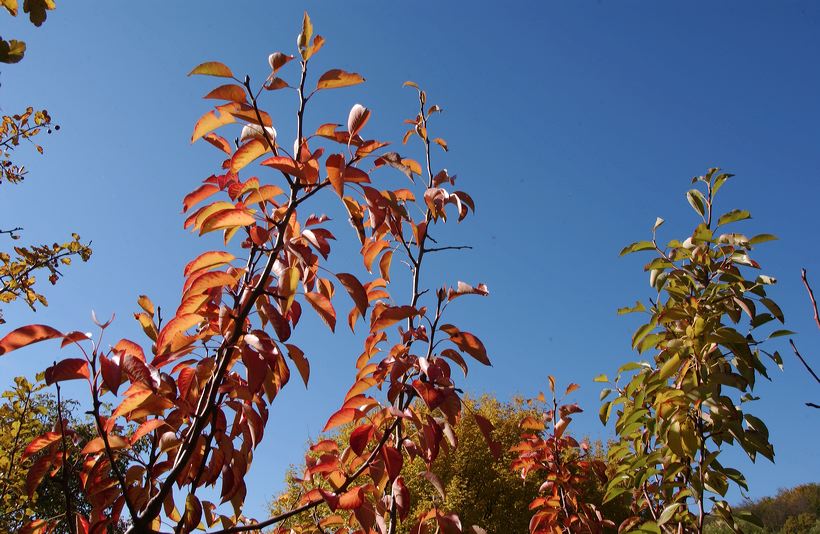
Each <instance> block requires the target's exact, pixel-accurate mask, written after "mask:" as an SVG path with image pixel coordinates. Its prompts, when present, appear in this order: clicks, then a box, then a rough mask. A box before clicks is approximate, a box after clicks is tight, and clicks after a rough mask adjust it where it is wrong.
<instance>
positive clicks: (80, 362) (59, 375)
mask: <svg viewBox="0 0 820 534" xmlns="http://www.w3.org/2000/svg"><path fill="white" fill-rule="evenodd" d="M88 377H89V373H88V362H87V361H85V360H84V359H83V358H66V359H65V360H61V361H59V362H57V363H56V364H55V365H52V366H51V367H49V368H48V369H46V372H45V379H46V384H48V385H51V384H53V383H55V382H64V381H66V380H80V379H82V378H85V379H88Z"/></svg>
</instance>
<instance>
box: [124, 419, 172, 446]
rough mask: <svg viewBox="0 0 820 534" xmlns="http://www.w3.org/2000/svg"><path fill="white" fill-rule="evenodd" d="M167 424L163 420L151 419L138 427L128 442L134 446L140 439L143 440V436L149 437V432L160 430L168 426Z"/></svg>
mask: <svg viewBox="0 0 820 534" xmlns="http://www.w3.org/2000/svg"><path fill="white" fill-rule="evenodd" d="M166 424H167V423H166V422H165V421H163V420H162V419H149V420H148V421H145V422H144V423H142V424H141V425H140V426H139V427H137V429H136V430H135V431H134V433H133V434H131V437H130V438H128V441H130V442H131V445H133V444H134V443H136V442H137V441H139V440H140V438H142V437H143V436H146V435H148V433H149V432H153V431H154V430H156V429H157V428H159V427H161V426H163V425H166Z"/></svg>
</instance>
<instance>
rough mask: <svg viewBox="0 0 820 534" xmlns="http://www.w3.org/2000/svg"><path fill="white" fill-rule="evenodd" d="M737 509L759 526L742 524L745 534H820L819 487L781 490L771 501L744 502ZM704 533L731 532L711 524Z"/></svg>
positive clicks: (815, 485) (814, 484)
mask: <svg viewBox="0 0 820 534" xmlns="http://www.w3.org/2000/svg"><path fill="white" fill-rule="evenodd" d="M736 509H737V510H745V511H749V512H751V513H752V514H754V515H755V516H756V517H757V518H758V519H759V520H760V524H761V525H760V526H755V525H751V524H744V525H743V526H744V531H745V532H746V534H820V484H816V483H813V484H802V485H800V486H795V487H793V488H790V489H781V490H780V491H778V492H777V494H776V495H775V496H773V497H764V498H762V499H759V500H757V501H747V502H745V503H743V504H742V505H740V506H737V507H736ZM706 532H707V533H708V534H723V533H729V532H731V531H730V530H728V529H727V528H726V527H724V526H718V525H716V524H714V525H709V527H708V528H707V530H706Z"/></svg>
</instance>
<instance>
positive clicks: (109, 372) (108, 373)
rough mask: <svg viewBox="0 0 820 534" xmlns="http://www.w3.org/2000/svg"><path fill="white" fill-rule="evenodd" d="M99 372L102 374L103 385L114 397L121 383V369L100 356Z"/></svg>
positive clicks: (108, 359) (111, 361)
mask: <svg viewBox="0 0 820 534" xmlns="http://www.w3.org/2000/svg"><path fill="white" fill-rule="evenodd" d="M100 372H101V373H102V379H103V383H104V384H105V387H107V388H108V389H109V391H111V393H113V394H114V395H116V394H117V390H118V389H119V387H120V384H121V383H122V369H121V368H120V366H119V365H118V364H117V363H115V362H114V361H113V360H111V359H110V358H107V357H106V356H102V355H101V356H100Z"/></svg>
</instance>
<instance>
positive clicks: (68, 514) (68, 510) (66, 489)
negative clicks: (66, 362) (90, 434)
mask: <svg viewBox="0 0 820 534" xmlns="http://www.w3.org/2000/svg"><path fill="white" fill-rule="evenodd" d="M54 365H57V362H54ZM55 386H57V424H58V425H59V426H60V447H61V448H62V450H63V473H62V474H63V477H62V483H63V493H64V494H65V495H64V496H65V518H66V525H68V531H69V532H71V533H72V534H73V533H74V532H76V528H75V526H76V525H75V523H74V521H73V519H74V514H73V512H72V510H73V506H72V503H71V487H70V486H69V477H70V476H71V473H69V472H68V466H69V463H68V445H67V444H66V439H65V422H64V421H63V401H62V399H61V398H60V383H59V382H57V383H56V384H55Z"/></svg>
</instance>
